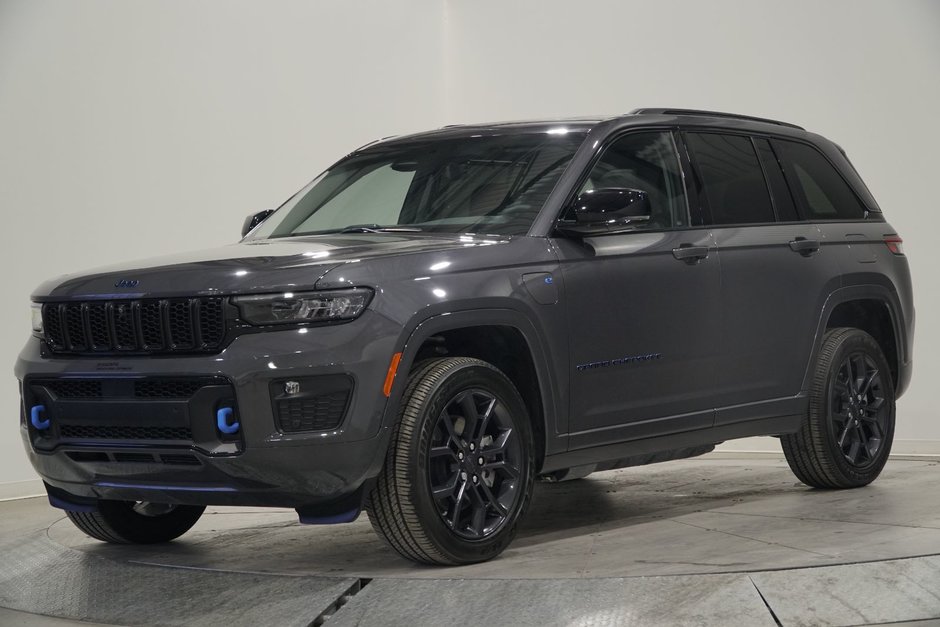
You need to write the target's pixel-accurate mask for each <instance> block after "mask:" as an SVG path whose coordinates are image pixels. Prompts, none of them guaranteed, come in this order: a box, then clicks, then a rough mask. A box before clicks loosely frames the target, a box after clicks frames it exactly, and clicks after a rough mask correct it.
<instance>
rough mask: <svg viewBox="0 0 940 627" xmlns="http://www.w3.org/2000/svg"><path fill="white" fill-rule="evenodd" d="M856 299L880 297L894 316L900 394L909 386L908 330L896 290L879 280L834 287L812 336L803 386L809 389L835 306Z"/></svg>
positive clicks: (805, 389) (897, 392) (891, 316)
mask: <svg viewBox="0 0 940 627" xmlns="http://www.w3.org/2000/svg"><path fill="white" fill-rule="evenodd" d="M853 300H877V301H881V302H883V303H884V304H885V305H886V306H887V308H888V316H889V317H890V319H891V326H892V327H893V329H894V339H895V344H896V348H897V352H898V362H899V363H898V382H897V389H896V390H895V393H896V396H897V397H900V396H901V394H902V393H903V392H904V390H905V389H906V387H907V383H908V381H909V378H910V376H909V374H907V375H905V374H904V373H905V370H907V369H906V368H905V366H906V365H907V364H908V363H909V361H910V354H909V351H908V348H907V346H908V343H907V340H908V338H907V334H906V330H905V328H904V325H903V324H901V320H902V319H903V318H902V315H901V304H900V299H899V298H898V293H897V291H896V290H894V289H893V286H892V287H891V288H889V287H887V286H885V285H879V284H873V283H866V284H860V285H850V286H847V287H842V288H839V289H837V290H834V291H833V292H831V293H830V294H829V296H828V297H827V298H826V302H825V303H824V305H823V307H822V312H821V314H820V316H819V321H818V323H817V325H816V335H815V337H814V338H813V351H812V353H811V354H810V358H809V362H808V363H807V364H806V371H805V373H804V375H803V385H802V386H801V389H802V390H803V391H804V392H806V391H807V390H808V389H809V380H810V377H811V376H812V371H813V370H812V369H813V364H814V363H815V361H816V355H817V354H818V353H819V349H820V346H821V344H822V338H823V335H825V333H826V324H827V323H828V322H829V318H830V316H831V315H832V312H833V311H834V310H835V308H836V307H837V306H839V305H841V304H842V303H846V302H849V301H853Z"/></svg>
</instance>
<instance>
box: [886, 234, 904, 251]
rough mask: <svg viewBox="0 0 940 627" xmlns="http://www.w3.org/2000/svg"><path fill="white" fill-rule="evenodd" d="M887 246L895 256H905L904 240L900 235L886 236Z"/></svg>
mask: <svg viewBox="0 0 940 627" xmlns="http://www.w3.org/2000/svg"><path fill="white" fill-rule="evenodd" d="M885 246H887V247H888V250H890V251H891V252H892V253H894V254H895V255H903V254H904V240H903V239H901V236H900V235H885Z"/></svg>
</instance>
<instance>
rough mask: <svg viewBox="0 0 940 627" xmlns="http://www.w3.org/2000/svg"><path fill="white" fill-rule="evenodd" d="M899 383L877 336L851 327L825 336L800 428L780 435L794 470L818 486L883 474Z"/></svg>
mask: <svg viewBox="0 0 940 627" xmlns="http://www.w3.org/2000/svg"><path fill="white" fill-rule="evenodd" d="M894 400H895V399H894V383H893V380H892V378H891V372H890V369H889V367H888V362H887V360H886V359H885V356H884V354H882V352H881V348H880V347H879V346H878V343H877V342H876V341H875V339H874V338H873V337H872V336H870V335H869V334H867V333H865V332H864V331H860V330H859V329H852V328H838V329H831V330H830V331H828V332H827V333H826V335H825V336H824V337H823V341H822V346H821V347H820V349H819V354H818V356H817V358H816V364H815V370H814V372H813V379H812V381H811V382H810V397H809V412H808V413H807V415H806V417H805V418H804V419H803V424H802V425H801V427H800V430H799V431H798V432H796V433H794V434H789V435H784V436H781V438H780V442H781V444H782V446H783V452H784V455H785V456H786V458H787V462H788V463H789V465H790V469H791V470H793V473H794V474H795V475H796V477H797V478H798V479H799V480H800V481H802V482H803V483H805V484H807V485H809V486H812V487H815V488H856V487H859V486H864V485H868V484H869V483H871V482H872V481H874V480H875V478H876V477H877V476H878V475H879V473H881V470H882V468H884V465H885V463H886V462H887V461H888V454H889V453H890V452H891V442H892V440H893V439H894V413H895V407H894Z"/></svg>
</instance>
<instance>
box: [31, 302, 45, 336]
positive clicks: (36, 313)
mask: <svg viewBox="0 0 940 627" xmlns="http://www.w3.org/2000/svg"><path fill="white" fill-rule="evenodd" d="M30 307H31V311H32V317H33V335H42V303H30Z"/></svg>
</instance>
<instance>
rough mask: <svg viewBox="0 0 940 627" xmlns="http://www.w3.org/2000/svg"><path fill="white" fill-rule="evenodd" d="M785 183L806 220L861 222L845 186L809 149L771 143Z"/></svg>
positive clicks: (854, 200) (859, 206) (860, 207)
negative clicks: (780, 163)
mask: <svg viewBox="0 0 940 627" xmlns="http://www.w3.org/2000/svg"><path fill="white" fill-rule="evenodd" d="M773 144H774V148H775V149H776V151H777V154H778V155H780V158H781V161H782V162H783V167H784V171H785V172H786V173H787V180H788V181H789V183H790V187H791V189H792V190H793V193H794V194H795V195H796V200H797V202H798V203H799V205H800V207H801V208H802V209H803V212H804V214H805V215H806V217H807V218H808V219H810V220H861V219H863V218H864V217H865V215H866V209H865V206H864V205H863V204H862V203H861V201H860V200H859V199H858V197H857V196H856V195H855V192H853V191H852V188H851V187H849V184H848V183H846V182H845V179H843V178H842V176H841V175H840V174H839V172H838V171H837V170H836V169H835V167H833V165H832V164H831V163H829V160H828V159H826V158H825V157H824V156H823V155H822V154H821V153H820V152H819V151H818V150H816V149H815V148H813V147H812V146H808V145H806V144H801V143H798V142H791V141H786V140H782V139H775V140H774V142H773Z"/></svg>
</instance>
